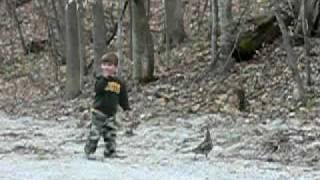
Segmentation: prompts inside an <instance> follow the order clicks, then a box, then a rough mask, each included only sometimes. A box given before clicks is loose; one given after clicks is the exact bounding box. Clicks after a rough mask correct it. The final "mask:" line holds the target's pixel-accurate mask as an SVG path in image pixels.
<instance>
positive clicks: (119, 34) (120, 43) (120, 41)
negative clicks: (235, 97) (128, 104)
mask: <svg viewBox="0 0 320 180" xmlns="http://www.w3.org/2000/svg"><path fill="white" fill-rule="evenodd" d="M119 6H120V8H119V11H118V16H119V19H118V31H117V48H118V59H119V63H118V76H121V74H122V71H123V70H122V68H123V67H122V62H123V53H122V47H123V38H122V19H121V16H122V8H123V6H124V3H123V0H120V1H119Z"/></svg>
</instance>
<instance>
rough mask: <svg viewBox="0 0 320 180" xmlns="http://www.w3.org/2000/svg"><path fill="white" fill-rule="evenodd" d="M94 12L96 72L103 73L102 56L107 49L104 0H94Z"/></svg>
mask: <svg viewBox="0 0 320 180" xmlns="http://www.w3.org/2000/svg"><path fill="white" fill-rule="evenodd" d="M92 13H93V47H94V73H95V74H96V75H99V74H101V68H100V58H101V56H102V55H103V54H104V53H105V50H106V27H105V24H104V23H105V22H104V14H103V4H102V0H94V2H93V3H92Z"/></svg>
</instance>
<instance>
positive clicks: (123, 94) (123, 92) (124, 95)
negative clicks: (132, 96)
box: [119, 82, 131, 111]
mask: <svg viewBox="0 0 320 180" xmlns="http://www.w3.org/2000/svg"><path fill="white" fill-rule="evenodd" d="M119 100H120V101H119V104H120V106H121V108H122V109H123V110H125V111H127V110H131V108H130V106H129V100H128V92H127V87H126V85H125V83H123V82H122V83H121V88H120V99H119Z"/></svg>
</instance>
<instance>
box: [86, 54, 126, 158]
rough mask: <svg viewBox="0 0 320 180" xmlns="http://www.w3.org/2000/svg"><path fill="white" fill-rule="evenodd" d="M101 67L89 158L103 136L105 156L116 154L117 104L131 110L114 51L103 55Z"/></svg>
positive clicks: (89, 144)
mask: <svg viewBox="0 0 320 180" xmlns="http://www.w3.org/2000/svg"><path fill="white" fill-rule="evenodd" d="M101 69H102V76H98V77H97V79H96V84H95V89H94V90H95V99H94V104H93V109H92V119H91V129H90V132H89V136H88V139H87V142H86V145H85V147H84V152H85V154H86V156H87V158H90V155H91V154H93V153H94V152H95V151H96V149H97V145H98V141H99V139H100V137H101V136H102V137H103V139H104V143H105V149H104V157H114V156H115V152H116V122H115V114H116V112H117V106H118V105H120V106H121V107H122V109H123V110H125V111H126V110H130V107H129V103H128V95H127V90H126V87H125V84H124V83H123V82H121V81H120V80H119V79H118V78H117V77H116V73H117V70H118V57H117V56H116V55H115V54H114V53H111V54H105V55H103V56H102V58H101Z"/></svg>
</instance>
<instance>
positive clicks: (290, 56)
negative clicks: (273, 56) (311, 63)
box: [272, 2, 306, 102]
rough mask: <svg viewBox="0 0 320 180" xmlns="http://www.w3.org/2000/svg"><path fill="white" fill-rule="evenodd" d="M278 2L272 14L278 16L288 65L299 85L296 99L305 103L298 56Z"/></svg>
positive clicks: (275, 3) (274, 5) (274, 4)
mask: <svg viewBox="0 0 320 180" xmlns="http://www.w3.org/2000/svg"><path fill="white" fill-rule="evenodd" d="M277 3H278V2H273V7H272V12H273V14H274V15H275V16H276V18H277V21H278V25H279V27H280V30H281V33H282V38H283V46H284V48H285V50H286V52H287V56H288V57H287V64H288V66H289V68H290V69H291V71H292V75H293V78H294V80H295V82H296V84H297V90H298V94H297V96H298V97H296V99H299V100H301V101H303V102H305V97H306V96H305V88H304V85H303V82H302V79H301V77H300V73H299V70H298V68H297V64H296V61H297V55H296V54H295V53H294V51H293V49H292V47H291V44H290V37H289V34H288V32H287V29H286V26H285V23H284V21H283V19H282V18H281V17H280V14H279V13H278V9H279V7H278V4H277Z"/></svg>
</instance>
